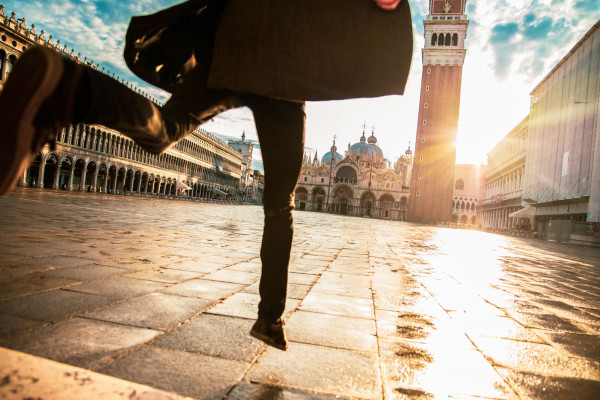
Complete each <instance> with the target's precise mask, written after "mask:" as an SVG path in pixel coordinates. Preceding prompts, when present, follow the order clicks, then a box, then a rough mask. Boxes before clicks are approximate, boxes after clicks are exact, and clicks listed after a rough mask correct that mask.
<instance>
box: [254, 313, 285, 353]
mask: <svg viewBox="0 0 600 400" xmlns="http://www.w3.org/2000/svg"><path fill="white" fill-rule="evenodd" d="M250 335H251V336H253V337H255V338H257V339H259V340H262V341H263V342H265V343H266V344H268V345H269V346H273V347H275V348H276V349H279V350H284V351H285V350H287V348H288V342H287V338H286V337H285V329H284V327H283V322H282V321H281V318H279V319H278V320H277V321H275V322H269V321H267V320H266V319H264V318H260V317H259V318H258V319H257V320H256V322H255V323H254V326H253V327H252V329H251V330H250Z"/></svg>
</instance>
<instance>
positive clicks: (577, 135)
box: [523, 21, 600, 234]
mask: <svg viewBox="0 0 600 400" xmlns="http://www.w3.org/2000/svg"><path fill="white" fill-rule="evenodd" d="M599 77H600V21H599V22H597V23H596V24H595V25H594V26H593V27H592V28H591V29H590V30H589V31H588V32H587V33H586V35H585V36H584V37H583V38H582V39H581V40H580V41H579V42H578V43H577V44H576V45H575V46H574V47H573V48H572V49H571V51H569V53H568V54H567V55H565V57H564V58H563V59H562V60H561V61H560V62H559V63H558V64H557V65H556V66H555V67H554V68H553V69H552V70H551V71H550V73H549V74H548V75H547V76H546V77H545V78H544V79H543V80H542V81H541V82H540V83H539V84H538V85H537V86H536V87H535V88H534V89H533V91H532V92H531V109H530V117H529V140H528V145H527V162H526V166H525V173H524V179H523V200H524V201H525V202H527V203H528V204H529V205H531V206H532V207H534V209H535V229H536V231H537V232H540V233H543V234H545V233H546V232H548V228H549V226H550V225H551V224H552V221H553V220H568V221H571V222H573V221H579V222H582V223H589V224H596V225H598V223H599V222H600V132H599V130H600V84H599V83H600V79H599ZM556 225H558V224H556Z"/></svg>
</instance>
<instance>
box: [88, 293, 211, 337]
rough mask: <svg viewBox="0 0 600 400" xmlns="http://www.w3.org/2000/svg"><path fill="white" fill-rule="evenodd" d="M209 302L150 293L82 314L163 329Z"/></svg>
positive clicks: (206, 305)
mask: <svg viewBox="0 0 600 400" xmlns="http://www.w3.org/2000/svg"><path fill="white" fill-rule="evenodd" d="M213 304H214V301H213V300H206V299H196V298H191V297H181V296H175V295H170V294H165V293H150V294H147V295H144V296H141V297H136V298H132V299H129V300H127V301H124V302H121V303H118V304H115V305H112V306H109V307H105V308H102V309H101V310H96V311H92V312H89V313H87V314H86V317H87V318H94V319H98V320H102V321H110V322H116V323H119V324H125V325H132V326H138V327H141V328H151V329H157V330H167V329H170V328H173V327H175V326H176V325H178V324H179V323H181V322H183V321H186V320H188V319H189V318H192V317H193V316H195V315H197V314H199V313H201V312H202V311H204V310H206V309H207V308H208V307H210V306H211V305H213Z"/></svg>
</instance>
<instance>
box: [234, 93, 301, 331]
mask: <svg viewBox="0 0 600 400" xmlns="http://www.w3.org/2000/svg"><path fill="white" fill-rule="evenodd" d="M246 97H249V100H248V101H245V103H246V104H248V106H249V107H250V108H251V109H252V111H253V113H254V121H255V123H256V129H257V132H258V140H259V142H260V149H261V152H262V157H263V165H264V170H265V189H264V195H263V203H264V211H265V227H264V231H263V239H262V246H261V249H260V257H261V261H262V274H261V278H260V286H259V291H260V297H261V300H260V304H259V306H258V315H259V317H263V318H265V319H267V320H269V321H274V320H276V319H278V318H279V317H281V315H282V314H283V310H284V308H285V298H286V291H287V276H288V264H289V260H290V251H291V248H292V238H293V233H294V228H293V217H292V209H293V208H294V188H295V187H296V183H297V181H298V176H299V175H300V168H301V166H302V157H303V154H304V127H305V125H304V124H305V114H304V104H303V103H293V102H286V101H280V100H274V99H268V98H264V97H259V96H246Z"/></svg>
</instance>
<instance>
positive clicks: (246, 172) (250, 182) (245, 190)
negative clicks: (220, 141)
mask: <svg viewBox="0 0 600 400" xmlns="http://www.w3.org/2000/svg"><path fill="white" fill-rule="evenodd" d="M227 143H228V144H229V146H231V147H233V148H234V149H236V150H237V151H239V152H240V153H241V154H242V168H241V172H240V174H241V176H240V186H239V188H238V193H239V197H240V201H242V202H244V203H253V204H256V202H257V198H256V195H257V191H256V190H255V185H254V170H253V169H252V151H253V150H254V144H252V141H250V140H246V132H243V133H242V137H241V139H240V140H233V139H230V140H228V142H227Z"/></svg>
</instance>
